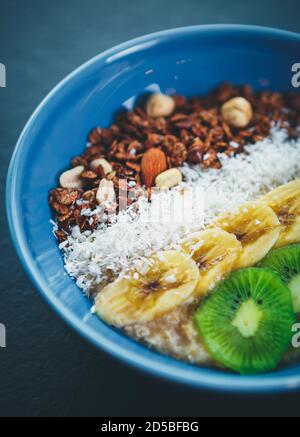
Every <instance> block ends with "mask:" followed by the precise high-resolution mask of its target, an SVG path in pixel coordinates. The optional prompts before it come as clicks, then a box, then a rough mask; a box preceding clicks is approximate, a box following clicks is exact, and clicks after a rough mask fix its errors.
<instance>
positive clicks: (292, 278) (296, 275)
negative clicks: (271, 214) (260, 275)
mask: <svg viewBox="0 0 300 437" xmlns="http://www.w3.org/2000/svg"><path fill="white" fill-rule="evenodd" d="M259 266H260V267H263V268H269V269H271V270H273V271H274V272H276V273H278V275H279V276H280V277H281V279H282V280H283V281H284V282H285V283H286V284H287V286H288V287H289V289H290V290H291V293H292V301H293V308H294V312H295V313H300V244H291V245H289V246H285V247H280V248H278V249H273V250H271V251H270V252H269V253H268V255H267V256H266V257H265V258H264V259H263V260H262V261H261V262H260V264H259Z"/></svg>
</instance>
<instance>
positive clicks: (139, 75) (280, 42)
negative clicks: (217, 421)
mask: <svg viewBox="0 0 300 437" xmlns="http://www.w3.org/2000/svg"><path fill="white" fill-rule="evenodd" d="M295 62H300V36H299V35H296V34H293V33H288V32H284V31H280V30H274V29H267V28H259V27H252V26H232V25H228V26H199V27H198V26H197V27H188V28H183V29H175V30H169V31H165V32H160V33H156V34H153V35H149V36H145V37H142V38H138V39H135V40H133V41H130V42H127V43H125V44H122V45H120V46H118V47H115V48H113V49H111V50H108V51H106V52H105V53H102V54H100V55H99V56H97V57H95V58H94V59H92V60H91V61H89V62H87V63H86V64H84V65H83V66H82V67H80V68H78V69H77V70H76V71H75V72H73V73H72V74H70V75H69V76H68V77H67V78H66V79H65V80H63V81H62V82H61V83H60V84H59V85H58V86H57V87H56V88H55V89H54V90H53V91H52V92H51V93H50V94H49V95H48V96H47V97H46V98H45V100H44V101H43V102H42V103H41V104H40V106H39V107H38V108H37V110H36V111H35V112H34V114H33V115H32V117H31V118H30V120H29V121H28V123H27V125H26V127H25V129H24V131H23V132H22V134H21V136H20V138H19V141H18V144H17V146H16V149H15V151H14V154H13V157H12V160H11V164H10V168H9V173H8V178H7V211H8V220H9V225H10V230H11V235H12V238H13V241H14V244H15V247H16V250H17V252H18V255H19V257H20V259H21V261H22V263H23V265H24V267H25V269H26V271H27V272H28V274H29V276H30V277H31V279H32V280H33V282H34V284H35V285H36V287H37V289H38V290H39V291H40V293H41V294H42V295H43V296H44V297H45V298H46V299H47V301H48V302H49V303H50V304H51V305H52V307H53V308H54V309H55V310H56V311H57V312H58V313H59V314H60V316H61V317H62V318H64V319H65V320H66V321H67V322H68V323H69V324H70V325H71V326H72V327H73V328H74V329H76V330H77V331H78V332H79V333H80V334H82V335H83V336H84V337H85V338H87V339H88V340H89V341H91V342H92V343H94V344H95V345H96V346H98V347H100V348H101V349H104V350H105V351H107V352H109V353H111V354H113V355H114V356H116V357H118V358H120V359H122V360H124V361H126V362H127V363H130V364H131V365H133V366H136V367H138V368H140V369H143V370H146V371H148V372H150V373H152V374H155V375H159V376H162V377H165V378H168V379H172V380H175V381H177V382H181V383H185V384H190V385H192V386H194V387H206V388H211V389H215V390H232V391H240V392H255V391H260V392H267V391H277V390H289V389H295V388H298V387H300V365H293V366H291V367H289V368H286V369H283V370H278V371H274V372H272V373H269V374H264V375H259V376H239V375H236V374H233V373H229V372H223V371H220V370H213V369H204V368H201V367H196V366H192V365H189V364H186V363H183V362H179V361H176V360H174V359H172V358H168V357H166V356H162V355H160V354H158V353H155V352H153V351H151V350H149V349H147V348H145V347H144V346H142V345H140V344H137V343H136V342H135V341H133V340H131V339H129V338H127V337H125V336H123V335H122V334H121V333H119V332H117V331H115V330H114V329H111V328H110V327H108V326H107V325H105V324H104V323H102V322H101V321H100V320H99V319H98V318H97V317H96V316H92V315H91V314H90V312H89V310H90V306H91V302H89V301H88V299H86V298H85V297H84V296H83V294H82V293H81V292H80V290H79V288H77V286H76V285H75V283H74V282H73V280H72V279H71V278H69V277H68V276H67V275H66V274H65V273H64V267H63V260H62V257H61V254H60V252H59V250H58V248H57V244H56V241H55V239H54V237H53V235H52V233H51V225H50V224H49V219H50V210H49V207H48V203H47V199H48V192H49V189H50V188H52V187H54V186H55V185H56V184H57V177H58V175H59V174H60V172H61V171H62V170H63V169H65V168H66V167H67V166H68V165H69V162H70V158H71V157H73V156H75V155H77V154H79V153H81V152H82V150H83V148H84V146H85V142H86V137H87V134H88V132H89V131H90V129H91V128H93V127H94V126H96V125H101V126H107V125H109V123H110V122H111V120H112V116H113V114H114V112H115V111H116V110H118V109H119V108H120V106H121V105H124V106H125V107H127V108H132V106H133V105H134V102H135V99H136V97H137V96H139V95H140V94H142V93H143V92H145V91H150V92H152V91H158V90H160V91H162V92H167V93H170V92H171V93H172V92H175V91H176V92H177V93H181V94H185V95H191V94H202V93H206V92H207V91H209V90H210V89H211V88H213V87H214V86H216V85H217V84H219V83H220V82H222V81H224V80H230V81H232V82H234V83H239V84H243V83H250V84H251V85H253V86H254V87H255V88H256V89H261V88H270V89H274V90H290V89H291V76H292V73H291V66H292V64H294V63H295Z"/></svg>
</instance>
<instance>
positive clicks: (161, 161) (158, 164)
mask: <svg viewBox="0 0 300 437" xmlns="http://www.w3.org/2000/svg"><path fill="white" fill-rule="evenodd" d="M141 168H142V175H143V179H144V182H145V185H146V188H151V187H152V186H153V185H154V181H155V178H156V176H158V175H159V174H160V173H162V172H163V171H165V170H166V169H167V168H168V164H167V158H166V155H165V154H164V152H163V151H162V150H160V149H157V148H154V147H151V149H148V150H147V151H146V152H145V153H144V155H143V158H142V167H141Z"/></svg>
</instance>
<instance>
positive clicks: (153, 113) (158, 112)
mask: <svg viewBox="0 0 300 437" xmlns="http://www.w3.org/2000/svg"><path fill="white" fill-rule="evenodd" d="M174 109H175V102H174V100H173V98H172V97H170V96H167V95H165V94H152V96H150V97H149V99H148V102H147V105H146V112H147V115H148V116H149V117H153V118H156V117H168V116H169V115H171V114H172V112H173V111H174Z"/></svg>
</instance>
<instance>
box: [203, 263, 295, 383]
mask: <svg viewBox="0 0 300 437" xmlns="http://www.w3.org/2000/svg"><path fill="white" fill-rule="evenodd" d="M195 323H196V326H197V329H198V331H199V334H200V337H201V338H202V341H203V343H204V345H205V346H206V347H207V349H208V351H209V352H210V353H211V355H212V357H213V358H214V359H215V360H216V361H217V362H219V363H221V364H223V365H225V366H226V367H229V368H230V369H233V370H235V371H237V372H239V373H242V374H254V373H259V372H266V371H269V370H272V369H274V368H275V367H276V366H277V365H278V364H279V362H280V360H281V358H282V357H283V354H284V353H285V351H286V349H287V348H288V346H289V345H290V342H291V338H292V335H293V333H292V325H293V324H294V323H295V315H294V312H293V307H292V299H291V293H290V292H289V289H288V287H287V286H286V285H285V284H284V282H283V281H281V279H280V277H279V276H278V275H277V274H276V273H274V272H272V271H271V270H269V269H261V268H257V267H253V268H247V269H242V270H238V271H236V272H234V273H231V275H230V276H229V277H228V278H227V279H226V280H225V281H223V282H222V283H220V284H219V285H218V286H217V287H216V288H215V290H214V291H213V292H212V294H211V295H210V296H209V297H208V298H207V299H206V300H205V301H204V303H203V304H202V305H200V307H199V308H198V310H197V311H196V313H195Z"/></svg>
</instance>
